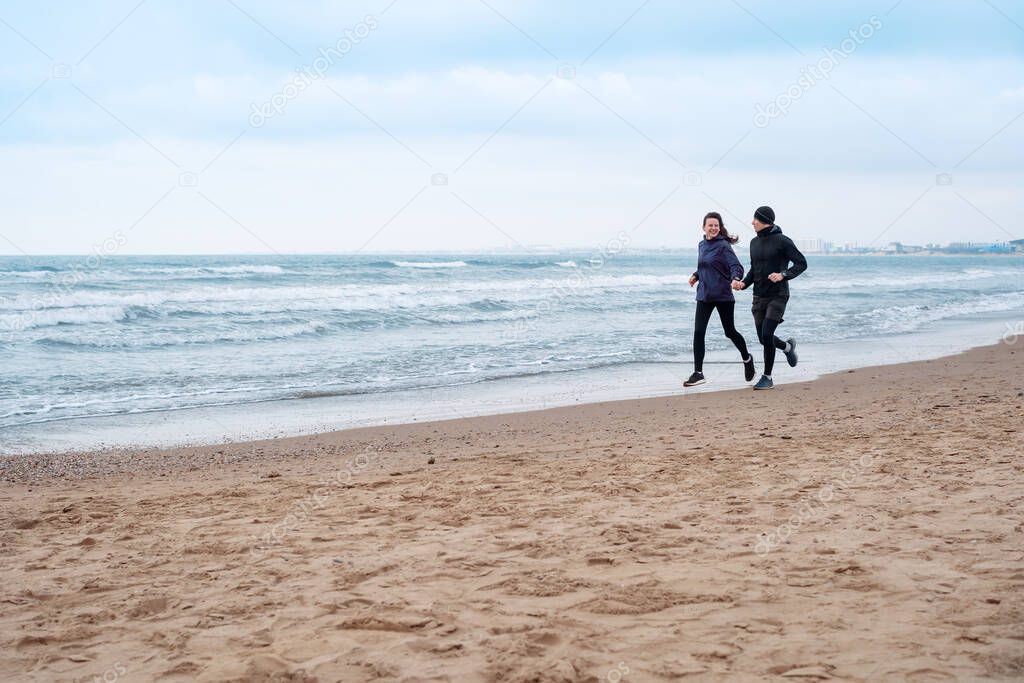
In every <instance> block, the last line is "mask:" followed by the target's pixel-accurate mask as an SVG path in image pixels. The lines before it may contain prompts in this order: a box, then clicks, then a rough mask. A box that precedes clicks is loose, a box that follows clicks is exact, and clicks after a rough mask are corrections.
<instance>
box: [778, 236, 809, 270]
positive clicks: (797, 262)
mask: <svg viewBox="0 0 1024 683" xmlns="http://www.w3.org/2000/svg"><path fill="white" fill-rule="evenodd" d="M785 245H786V258H787V259H789V261H790V263H792V264H793V265H791V266H790V267H789V268H786V269H785V270H784V271H782V278H783V279H784V280H792V279H793V278H795V277H796V276H797V275H799V274H800V273H802V272H804V271H805V270H807V258H806V257H805V256H804V255H803V254H802V253H800V250H799V249H797V248H796V244H794V243H793V240H791V239H789V238H788V237H786V241H785Z"/></svg>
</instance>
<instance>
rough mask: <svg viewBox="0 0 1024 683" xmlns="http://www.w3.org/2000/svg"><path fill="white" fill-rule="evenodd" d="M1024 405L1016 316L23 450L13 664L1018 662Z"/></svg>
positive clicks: (431, 673) (825, 672)
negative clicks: (569, 390)
mask: <svg viewBox="0 0 1024 683" xmlns="http://www.w3.org/2000/svg"><path fill="white" fill-rule="evenodd" d="M777 375H778V377H777V380H781V381H783V382H785V377H786V373H785V368H782V369H781V371H780V372H778V373H777ZM1022 418H1024V347H1020V348H1015V347H1013V346H1008V345H1006V344H1002V345H998V346H993V347H988V348H983V349H976V350H973V351H970V352H969V353H967V354H964V355H960V356H956V357H951V358H945V359H940V360H935V361H928V362H922V363H911V364H905V365H900V366H890V367H886V368H875V369H864V370H857V371H856V372H848V373H841V374H837V375H833V376H829V377H825V378H823V379H820V380H817V381H814V382H810V383H805V384H791V385H782V386H780V387H779V388H777V389H776V390H775V391H773V392H763V393H754V392H751V391H749V390H742V391H731V392H721V393H716V394H709V393H704V394H693V395H688V396H677V397H671V398H661V399H650V400H643V401H625V402H615V403H603V404H595V405H588V406H580V407H573V408H566V409H556V410H548V411H543V412H535V413H524V414H517V415H505V416H496V417H486V418H474V419H468V420H457V421H450V422H439V423H433V424H422V425H413V426H404V427H394V428H380V429H363V430H354V431H348V432H338V433H332V434H324V435H319V436H315V437H303V438H295V439H282V440H276V441H266V442H260V443H250V444H237V445H229V446H219V447H212V448H205V447H204V448H196V449H176V450H170V451H164V452H145V453H143V452H139V453H130V454H128V453H114V454H99V455H96V454H94V455H77V456H60V457H56V456H51V457H29V458H24V457H23V458H18V459H6V460H0V479H3V480H5V483H3V484H0V499H2V514H0V521H2V538H0V579H2V586H0V605H2V609H0V639H2V647H0V677H2V678H3V679H9V680H22V679H31V680H36V679H37V680H88V681H92V680H106V681H108V682H109V681H115V680H121V681H141V680H161V681H170V680H182V681H185V680H246V681H260V680H281V681H285V680H297V681H304V680H305V681H312V680H317V681H336V680H341V681H372V680H396V681H397V680H402V681H594V682H598V681H601V682H604V681H608V682H610V683H618V682H620V681H621V682H624V683H632V682H634V681H668V680H676V679H680V678H684V679H686V680H741V681H742V680H776V679H777V680H816V679H835V680H862V681H866V680H871V681H875V680H886V681H888V680H894V681H946V680H950V681H952V680H960V681H971V680H989V679H998V680H1014V679H1016V680H1020V679H1021V678H1022V677H1024V533H1022V523H1024V475H1022V468H1024V455H1022V453H1021V443H1022V442H1021V429H1024V419H1022ZM54 472H61V473H63V476H62V477H61V478H59V479H53V478H52V474H53V473H54ZM85 475H90V476H85ZM83 477H84V478H83ZM762 534H767V535H762ZM94 677H97V678H95V679H94Z"/></svg>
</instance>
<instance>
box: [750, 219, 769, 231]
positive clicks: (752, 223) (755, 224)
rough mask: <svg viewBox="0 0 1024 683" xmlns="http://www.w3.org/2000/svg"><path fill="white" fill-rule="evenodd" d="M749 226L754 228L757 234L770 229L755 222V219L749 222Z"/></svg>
mask: <svg viewBox="0 0 1024 683" xmlns="http://www.w3.org/2000/svg"><path fill="white" fill-rule="evenodd" d="M750 224H751V225H753V226H754V230H755V231H757V232H761V231H762V230H764V229H765V228H770V227H771V226H770V225H768V224H767V223H762V222H761V221H759V220H757V219H756V218H755V219H754V220H752V221H750Z"/></svg>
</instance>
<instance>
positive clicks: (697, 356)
mask: <svg viewBox="0 0 1024 683" xmlns="http://www.w3.org/2000/svg"><path fill="white" fill-rule="evenodd" d="M713 310H715V305H714V304H709V303H707V302H706V301H698V302H697V313H696V315H694V317H693V371H694V372H704V335H705V334H706V333H707V331H708V322H709V321H710V320H711V311H713Z"/></svg>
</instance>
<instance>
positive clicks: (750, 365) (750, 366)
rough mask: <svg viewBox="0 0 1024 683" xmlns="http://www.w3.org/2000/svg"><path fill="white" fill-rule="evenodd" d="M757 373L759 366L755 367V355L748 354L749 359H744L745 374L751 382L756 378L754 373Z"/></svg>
mask: <svg viewBox="0 0 1024 683" xmlns="http://www.w3.org/2000/svg"><path fill="white" fill-rule="evenodd" d="M756 374H757V368H755V367H754V357H753V356H748V357H747V359H746V360H745V361H743V376H744V377H746V378H747V381H748V382H749V381H751V380H752V379H754V375H756Z"/></svg>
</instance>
